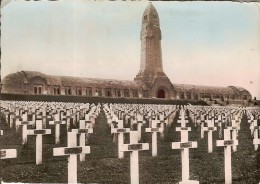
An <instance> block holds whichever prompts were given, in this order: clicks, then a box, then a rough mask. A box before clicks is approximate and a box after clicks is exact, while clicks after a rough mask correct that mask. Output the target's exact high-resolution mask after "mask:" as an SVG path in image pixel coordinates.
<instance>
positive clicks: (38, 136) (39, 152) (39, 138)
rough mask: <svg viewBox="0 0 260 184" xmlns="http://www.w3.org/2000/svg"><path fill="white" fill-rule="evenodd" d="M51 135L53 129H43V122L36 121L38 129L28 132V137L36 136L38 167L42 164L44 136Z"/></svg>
mask: <svg viewBox="0 0 260 184" xmlns="http://www.w3.org/2000/svg"><path fill="white" fill-rule="evenodd" d="M47 134H51V129H42V120H36V129H35V130H27V135H36V165H39V164H42V136H43V135H47Z"/></svg>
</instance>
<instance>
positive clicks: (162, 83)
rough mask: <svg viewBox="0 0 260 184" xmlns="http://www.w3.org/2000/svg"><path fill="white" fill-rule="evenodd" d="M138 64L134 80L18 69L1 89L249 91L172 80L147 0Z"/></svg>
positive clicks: (194, 94)
mask: <svg viewBox="0 0 260 184" xmlns="http://www.w3.org/2000/svg"><path fill="white" fill-rule="evenodd" d="M140 39H141V64H140V70H139V72H138V74H137V75H136V77H135V79H134V80H131V81H127V80H110V79H96V78H83V77H69V76H54V75H47V74H44V73H41V72H36V71H20V72H17V73H12V74H9V75H7V76H6V77H5V78H4V79H3V81H2V93H10V94H51V95H85V96H105V97H129V98H167V99H194V100H199V99H203V100H205V99H215V100H220V101H227V100H229V101H231V102H232V101H248V100H251V99H252V96H251V94H250V93H249V92H248V91H247V90H246V89H244V88H242V87H237V86H228V87H216V86H197V85H187V84H173V83H172V82H171V81H170V79H169V78H168V77H167V76H166V74H165V73H164V71H163V63H162V51H161V39H162V35H161V30H160V22H159V16H158V13H157V11H156V9H155V8H154V6H153V5H152V4H151V3H149V5H148V6H147V8H146V9H145V11H144V13H143V17H142V28H141V35H140Z"/></svg>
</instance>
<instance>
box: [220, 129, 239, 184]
mask: <svg viewBox="0 0 260 184" xmlns="http://www.w3.org/2000/svg"><path fill="white" fill-rule="evenodd" d="M234 145H238V140H232V139H230V129H224V140H217V146H223V147H224V157H225V158H224V159H225V161H224V162H225V184H231V183H232V169H231V146H234Z"/></svg>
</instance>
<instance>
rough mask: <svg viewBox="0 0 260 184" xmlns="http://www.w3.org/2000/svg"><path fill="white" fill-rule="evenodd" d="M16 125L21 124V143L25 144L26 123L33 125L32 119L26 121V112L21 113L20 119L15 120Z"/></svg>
mask: <svg viewBox="0 0 260 184" xmlns="http://www.w3.org/2000/svg"><path fill="white" fill-rule="evenodd" d="M16 123H17V124H16V126H18V125H21V126H22V137H23V141H22V144H23V145H25V144H26V143H27V126H28V125H34V121H28V120H27V113H25V114H23V115H22V121H19V120H18V121H17V122H16Z"/></svg>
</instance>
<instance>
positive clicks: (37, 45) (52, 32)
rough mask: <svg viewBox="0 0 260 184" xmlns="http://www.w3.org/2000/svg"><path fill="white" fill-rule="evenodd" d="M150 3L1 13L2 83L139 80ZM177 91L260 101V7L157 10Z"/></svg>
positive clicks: (15, 5) (39, 5)
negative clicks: (245, 95)
mask: <svg viewBox="0 0 260 184" xmlns="http://www.w3.org/2000/svg"><path fill="white" fill-rule="evenodd" d="M147 5H148V2H107V1H99V2H96V1H83V0H81V1H80V0H77V1H73V0H71V1H53V2H52V1H36V2H33V1H11V2H10V3H9V4H7V5H5V6H4V7H3V8H2V12H1V13H2V16H1V19H2V20H1V51H2V56H1V63H2V67H1V77H2V78H3V77H5V76H6V75H8V74H10V73H13V72H17V71H22V70H25V71H40V72H42V73H45V74H50V75H65V76H79V77H91V78H107V79H123V80H133V79H134V77H135V76H136V74H137V73H138V70H139V67H140V53H141V52H140V51H141V42H140V31H141V20H142V15H143V12H144V10H145V8H146V6H147ZM153 5H154V7H155V8H156V9H157V12H158V14H159V18H160V27H161V31H162V42H161V44H162V58H163V68H164V71H165V73H166V75H167V76H168V77H169V79H170V80H171V82H172V83H183V84H194V85H209V86H230V85H232V86H242V87H244V88H246V89H247V90H249V91H250V93H251V94H252V96H253V97H257V99H260V6H259V3H258V4H257V3H237V2H202V1H199V2H198V1H196V2H162V1H161V2H153Z"/></svg>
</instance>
